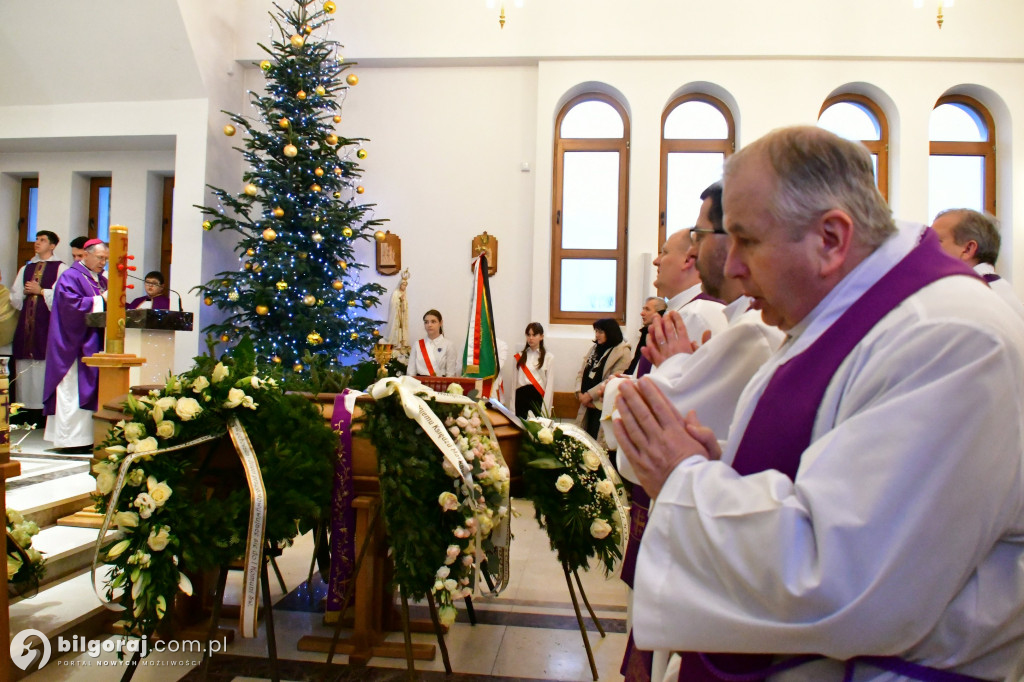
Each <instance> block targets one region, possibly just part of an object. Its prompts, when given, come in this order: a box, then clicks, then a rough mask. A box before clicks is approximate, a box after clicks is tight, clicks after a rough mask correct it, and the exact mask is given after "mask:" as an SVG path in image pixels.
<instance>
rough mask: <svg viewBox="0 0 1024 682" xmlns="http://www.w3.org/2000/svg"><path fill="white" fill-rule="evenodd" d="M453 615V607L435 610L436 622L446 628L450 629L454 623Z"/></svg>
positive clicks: (454, 613) (454, 612)
mask: <svg viewBox="0 0 1024 682" xmlns="http://www.w3.org/2000/svg"><path fill="white" fill-rule="evenodd" d="M455 615H456V611H455V607H454V606H442V607H441V608H439V609H438V610H437V620H438V621H439V622H440V623H441V625H444V626H446V627H450V626H451V624H452V623H454V622H455Z"/></svg>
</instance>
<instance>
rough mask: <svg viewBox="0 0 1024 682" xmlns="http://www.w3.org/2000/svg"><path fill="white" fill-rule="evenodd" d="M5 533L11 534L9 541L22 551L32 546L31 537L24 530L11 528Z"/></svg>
mask: <svg viewBox="0 0 1024 682" xmlns="http://www.w3.org/2000/svg"><path fill="white" fill-rule="evenodd" d="M7 532H8V533H10V534H11V539H12V540H14V542H15V543H16V544H17V545H18V547H21V548H22V549H25V548H26V547H28V546H29V545H31V544H32V536H31V535H29V534H28V531H26V530H25V529H24V528H12V529H11V530H9V531H7Z"/></svg>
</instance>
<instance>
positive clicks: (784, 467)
mask: <svg viewBox="0 0 1024 682" xmlns="http://www.w3.org/2000/svg"><path fill="white" fill-rule="evenodd" d="M953 275H966V276H968V277H973V278H975V279H978V275H977V274H976V273H975V272H974V270H972V269H971V268H969V267H967V265H965V264H964V263H962V262H961V261H958V260H954V259H952V258H949V257H948V256H947V255H946V254H945V253H943V251H942V250H941V249H940V248H939V240H938V237H937V236H936V234H935V233H934V232H933V231H932V230H930V229H928V230H925V233H924V235H923V237H922V238H921V243H920V244H918V245H917V247H915V248H914V249H913V250H911V251H910V253H909V254H907V255H906V256H905V257H904V258H903V260H901V261H900V262H899V263H897V264H896V265H895V266H894V267H893V268H892V269H891V270H890V271H889V272H887V273H886V274H885V275H884V276H883V277H882V278H881V279H879V280H878V281H877V282H875V284H874V285H873V286H872V287H871V288H870V289H868V290H867V291H866V292H865V293H864V294H863V295H862V296H861V297H860V298H859V299H857V300H856V301H854V302H853V304H852V305H850V307H849V308H848V309H847V310H846V311H845V312H844V313H843V314H842V315H841V316H840V317H839V319H838V320H836V321H835V322H834V323H833V324H832V326H831V327H829V328H828V329H827V330H825V332H824V333H823V334H822V335H821V336H819V337H818V339H817V340H815V341H814V342H813V343H812V344H811V345H810V346H809V347H808V348H807V349H806V350H804V351H803V352H802V353H800V354H799V355H796V356H794V357H792V358H790V359H789V360H788V361H786V362H785V363H784V364H782V365H780V366H779V367H778V368H777V369H776V370H775V373H774V374H773V375H772V378H771V379H770V380H769V382H768V385H767V386H766V387H765V389H764V393H762V395H761V397H760V398H759V399H758V401H757V405H756V407H755V408H754V412H753V414H752V415H751V417H750V422H749V423H748V424H747V428H746V429H745V430H744V432H743V438H742V440H741V441H740V445H739V448H738V449H737V452H736V458H735V460H734V461H733V468H734V469H735V470H736V471H737V472H738V473H739V474H741V475H743V476H746V475H749V474H755V473H758V472H761V471H767V470H769V469H775V470H777V471H780V472H782V473H783V474H785V475H786V476H788V477H789V478H791V479H794V480H795V479H796V472H797V469H798V468H799V467H800V457H801V456H802V455H803V452H804V450H806V449H807V448H808V447H809V446H810V445H811V442H812V440H811V436H812V433H813V430H814V421H815V418H816V417H817V414H818V407H819V406H820V405H821V401H822V398H823V397H824V395H825V391H826V389H827V388H828V385H829V383H831V381H832V377H833V376H834V375H835V373H836V371H837V370H838V369H839V367H840V365H842V363H843V361H844V360H845V359H846V357H847V356H848V355H849V354H850V352H851V351H852V350H853V349H854V348H855V347H856V346H857V344H858V343H860V342H861V340H862V339H863V338H864V337H865V336H866V335H867V334H868V332H870V331H871V329H872V328H873V327H874V326H875V325H876V324H877V323H878V322H879V321H881V320H882V318H884V317H885V316H886V315H888V314H889V313H890V312H891V311H892V310H894V309H895V308H896V307H897V306H899V305H900V304H901V303H902V302H903V301H904V300H906V299H907V298H908V297H910V296H911V295H913V294H915V293H916V292H918V291H919V290H921V289H923V288H924V287H926V286H927V285H929V284H931V283H933V282H936V281H938V280H940V279H942V278H944V277H950V276H953ZM774 658H775V656H774V655H773V654H698V653H683V654H682V659H683V660H682V664H681V666H680V669H679V681H680V682H718V681H720V680H736V681H740V680H744V681H749V682H755V681H759V680H764V679H765V678H766V677H768V676H769V675H772V674H775V673H777V672H781V671H782V670H786V669H789V668H793V667H796V666H797V665H801V664H803V663H806V662H809V661H811V660H816V659H817V658H820V657H819V656H816V655H804V656H797V657H793V658H790V659H787V660H785V661H783V662H781V663H778V664H776V665H774V666H773V665H772V661H773V660H774ZM857 662H862V663H864V664H867V665H871V666H874V667H881V668H883V669H886V670H893V669H894V668H893V667H889V666H901V667H900V672H902V674H905V675H909V676H911V677H913V678H914V679H918V680H970V679H974V678H970V677H966V676H962V675H958V674H957V673H951V672H948V671H940V670H933V669H931V668H926V667H924V666H918V665H916V664H913V663H909V662H907V661H902V660H900V659H898V658H894V657H893V658H890V657H859V658H855V659H851V661H849V662H848V663H847V664H848V666H849V667H850V668H851V670H852V666H853V665H855V664H856V663H857ZM908 666H909V668H912V669H913V671H914V673H913V674H910V673H908V672H906V671H907V670H908ZM935 674H941V676H939V677H936V676H935Z"/></svg>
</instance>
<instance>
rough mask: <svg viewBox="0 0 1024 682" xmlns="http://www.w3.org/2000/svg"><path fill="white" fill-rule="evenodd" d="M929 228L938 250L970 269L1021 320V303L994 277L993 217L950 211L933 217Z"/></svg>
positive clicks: (996, 253)
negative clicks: (960, 261) (936, 238)
mask: <svg viewBox="0 0 1024 682" xmlns="http://www.w3.org/2000/svg"><path fill="white" fill-rule="evenodd" d="M932 229H933V230H935V234H937V235H939V244H940V245H941V246H942V250H943V251H945V252H946V253H948V254H949V255H950V256H952V257H953V258H957V259H959V260H962V261H963V262H965V263H967V264H968V265H970V266H971V267H972V268H974V271H975V272H977V273H978V274H979V275H981V276H982V278H983V279H984V280H985V281H986V282H988V285H989V286H990V287H992V291H994V292H996V293H997V294H999V297H1000V298H1002V299H1003V300H1004V301H1005V302H1006V304H1007V305H1008V306H1010V307H1011V308H1012V309H1013V311H1014V312H1015V313H1017V314H1018V315H1019V316H1020V317H1021V318H1022V319H1024V304H1022V303H1021V302H1020V299H1019V298H1017V294H1015V293H1014V292H1013V287H1012V286H1011V285H1010V283H1009V282H1007V281H1006V280H1005V279H1003V278H1002V277H1000V276H999V275H997V274H996V260H997V259H998V258H999V245H1000V243H1001V239H1000V236H999V227H998V226H997V225H996V221H995V219H994V218H991V217H990V216H987V215H985V214H984V213H979V212H978V211H972V210H971V209H969V208H951V209H949V210H946V211H942V212H941V213H939V214H938V215H937V216H935V221H934V222H933V223H932Z"/></svg>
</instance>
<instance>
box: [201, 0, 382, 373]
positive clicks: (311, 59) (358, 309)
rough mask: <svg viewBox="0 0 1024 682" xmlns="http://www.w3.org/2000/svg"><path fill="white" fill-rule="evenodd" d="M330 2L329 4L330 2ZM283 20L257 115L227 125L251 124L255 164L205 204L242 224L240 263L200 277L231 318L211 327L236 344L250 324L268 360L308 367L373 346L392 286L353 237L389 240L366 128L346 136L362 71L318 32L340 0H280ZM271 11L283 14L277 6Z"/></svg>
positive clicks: (209, 224) (219, 217)
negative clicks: (365, 183)
mask: <svg viewBox="0 0 1024 682" xmlns="http://www.w3.org/2000/svg"><path fill="white" fill-rule="evenodd" d="M321 2H322V5H321ZM274 7H275V8H277V16H275V17H274V21H275V23H276V24H277V28H278V31H279V32H280V38H279V39H278V40H275V41H274V42H272V43H271V47H269V48H268V47H267V46H265V45H262V44H261V45H260V47H261V48H262V49H263V50H264V51H265V52H267V54H268V58H267V59H265V60H263V61H262V62H260V65H259V66H260V69H261V70H262V72H263V74H264V76H265V78H266V81H267V84H266V92H265V94H258V93H256V92H250V101H251V103H252V105H253V108H254V109H255V110H256V111H258V116H257V117H255V118H250V117H246V116H242V115H240V114H231V113H230V112H224V113H227V114H228V115H229V116H230V117H231V120H232V122H233V124H228V125H226V126H224V133H225V134H226V135H228V136H229V137H230V136H233V135H234V134H235V133H236V131H237V130H238V128H236V126H238V127H240V128H242V129H244V138H245V148H244V149H243V148H241V147H235V149H237V150H238V151H239V152H241V153H242V155H243V157H244V158H245V160H246V161H247V162H248V165H249V168H248V170H246V171H245V173H244V174H243V177H242V182H243V185H244V188H243V190H242V192H240V193H238V194H234V193H232V192H229V191H227V190H224V189H220V188H218V187H212V186H211V187H210V189H211V190H212V192H213V193H214V195H215V196H216V197H217V199H218V200H219V202H220V206H218V207H210V206H200V207H198V208H200V209H201V210H202V212H203V213H204V214H205V216H206V218H207V219H206V220H205V221H204V222H203V228H204V229H206V230H211V229H213V228H218V229H220V230H234V231H236V232H238V233H239V235H240V236H241V237H240V239H239V241H238V244H237V246H236V247H235V248H236V251H238V252H239V257H240V260H242V268H241V269H240V270H237V271H226V272H221V273H218V274H217V276H216V277H215V278H214V279H213V280H211V281H209V282H207V283H206V284H205V285H202V286H201V287H199V288H200V289H201V290H202V292H203V297H204V299H203V301H204V303H205V304H206V305H215V306H217V307H218V308H220V309H221V310H224V311H226V313H227V315H226V317H225V318H224V319H223V320H222V321H221V322H219V323H217V324H212V325H209V326H208V327H206V328H205V329H204V330H203V331H205V332H207V333H210V334H213V335H214V336H215V337H219V338H220V340H221V341H222V342H225V343H229V342H232V341H234V340H236V339H237V338H238V337H239V336H241V335H242V334H249V335H250V336H251V338H252V340H253V343H254V344H255V347H256V352H257V354H258V355H259V358H260V360H261V361H273V362H275V363H280V364H283V366H284V367H285V368H289V367H290V368H292V369H293V370H294V371H302V370H303V369H304V367H303V364H302V358H303V357H304V356H305V355H306V354H307V353H310V354H312V355H314V356H315V357H317V358H323V362H324V364H325V365H326V366H328V367H330V366H335V365H336V364H337V363H338V362H339V361H340V359H341V358H346V357H348V358H351V357H358V356H364V357H365V356H366V355H367V354H368V351H369V349H370V346H371V344H373V343H374V341H375V340H376V339H375V336H376V335H377V334H378V332H377V326H378V324H380V321H379V320H375V319H371V318H370V317H368V316H367V311H369V310H370V309H371V308H373V307H375V306H376V305H377V304H378V302H379V298H378V297H379V295H380V294H382V293H384V288H383V287H381V286H380V285H378V284H375V283H362V282H361V281H360V271H361V270H362V269H363V268H365V267H366V266H365V265H363V264H362V263H359V262H357V260H356V258H355V245H356V242H357V241H359V240H364V241H369V242H372V240H373V239H374V238H377V239H382V238H383V236H384V235H383V233H382V232H380V230H379V229H378V228H379V226H380V224H381V223H382V222H384V221H382V220H379V219H376V220H375V219H370V217H371V215H372V213H371V209H372V207H373V205H372V204H360V203H359V202H358V201H357V199H358V197H359V195H360V194H362V193H363V188H362V186H360V185H359V177H360V175H361V172H362V171H361V169H360V167H359V165H358V162H357V161H356V160H355V159H354V158H352V157H353V156H354V157H356V158H357V159H364V158H366V151H365V150H364V149H362V148H361V146H360V144H361V143H362V142H364V141H365V140H364V139H362V138H346V137H343V136H341V135H339V134H338V133H337V132H336V131H335V129H334V127H335V125H336V124H338V123H340V122H341V105H340V104H339V102H338V96H339V95H341V96H342V97H343V96H344V95H345V94H346V91H347V90H348V88H349V87H350V86H354V85H356V84H357V83H358V82H359V78H358V77H357V76H356V75H355V74H353V73H349V74H348V75H347V76H346V77H345V79H344V81H342V76H343V74H344V72H345V71H347V70H349V68H350V67H351V66H352V64H351V63H345V62H344V60H343V57H341V56H340V52H339V48H340V47H341V46H340V45H339V44H338V43H337V42H335V41H332V40H327V39H320V38H318V36H320V35H323V34H325V33H326V32H327V27H328V26H329V25H330V23H331V18H330V16H329V15H331V14H333V13H334V11H335V9H336V7H335V4H334V2H333V1H332V0H327V2H323V1H322V0H317V1H316V2H314V1H313V0H295V2H294V4H293V8H292V9H291V10H285V9H283V8H282V7H281V6H280V5H278V4H276V3H275V5H274ZM272 16H273V15H272Z"/></svg>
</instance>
